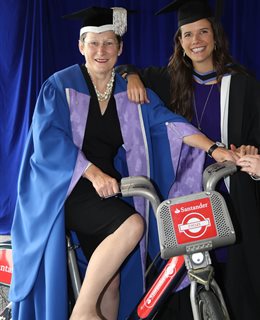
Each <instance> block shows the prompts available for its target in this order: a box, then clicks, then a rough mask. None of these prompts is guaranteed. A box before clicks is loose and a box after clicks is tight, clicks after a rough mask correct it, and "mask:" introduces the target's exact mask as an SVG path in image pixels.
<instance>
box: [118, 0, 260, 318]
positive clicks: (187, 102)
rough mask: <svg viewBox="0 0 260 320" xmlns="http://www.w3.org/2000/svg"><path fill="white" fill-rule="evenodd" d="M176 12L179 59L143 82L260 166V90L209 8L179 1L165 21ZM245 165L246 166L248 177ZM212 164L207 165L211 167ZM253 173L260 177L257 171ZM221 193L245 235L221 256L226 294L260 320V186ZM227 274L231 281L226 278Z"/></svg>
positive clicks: (141, 96)
mask: <svg viewBox="0 0 260 320" xmlns="http://www.w3.org/2000/svg"><path fill="white" fill-rule="evenodd" d="M171 10H178V20H179V28H178V30H177V32H176V34H175V37H174V41H175V48H174V52H173V54H172V56H171V58H170V61H169V64H168V66H167V67H165V68H155V67H151V68H147V69H145V70H139V75H140V76H141V79H142V81H143V82H144V84H145V86H146V87H149V88H151V89H152V90H154V91H155V92H156V93H157V94H158V95H159V96H160V98H161V99H162V100H163V101H164V102H165V103H166V104H167V105H168V107H169V108H170V109H171V110H173V111H174V112H176V113H178V114H181V115H183V116H184V117H186V118H187V119H189V120H190V121H191V123H193V124H194V125H195V126H196V127H197V128H198V129H199V130H201V131H202V132H203V133H205V134H206V135H207V136H208V137H210V138H211V139H212V140H214V141H219V142H221V143H222V144H225V145H226V146H227V147H229V148H231V149H232V150H237V151H238V152H239V153H240V155H244V154H246V153H249V154H253V156H248V158H247V157H246V158H242V159H244V160H245V159H246V160H247V159H251V160H253V159H254V161H256V158H258V156H256V155H255V154H257V153H258V148H259V146H260V93H259V92H260V85H259V83H258V82H257V81H256V79H255V78H253V77H252V76H250V75H249V74H248V73H247V72H246V71H245V70H244V68H243V67H241V66H239V65H237V64H236V63H235V62H234V60H233V59H232V57H231V55H230V53H229V51H228V42H227V39H226V37H225V35H224V31H223V29H222V26H221V25H220V24H219V22H217V21H216V20H215V19H214V17H212V14H211V12H210V9H209V6H208V4H207V2H206V1H199V0H191V1H186V2H185V1H181V0H177V1H175V2H172V3H170V4H169V5H168V6H167V7H166V8H163V9H162V10H161V11H160V13H163V12H168V11H171ZM124 71H126V72H127V71H129V69H128V70H127V69H126V70H124ZM130 71H132V72H134V70H130ZM128 87H129V89H128V96H129V98H130V99H131V100H134V101H139V102H148V101H149V98H147V96H146V93H145V90H144V87H143V86H142V85H141V84H140V79H139V78H138V76H137V75H132V74H131V75H129V76H128ZM242 159H241V160H240V161H238V165H242V168H243V169H242V171H248V170H247V169H245V166H243V164H244V160H242ZM251 160H249V161H251ZM210 163H211V159H210V157H207V158H206V161H205V166H207V165H208V164H210ZM250 170H251V171H248V172H251V173H254V171H253V168H252V167H251V168H250ZM219 190H220V191H221V192H222V193H223V194H224V195H225V197H226V199H227V202H228V205H229V207H230V211H231V213H232V219H233V222H234V224H235V229H236V232H237V243H236V245H235V246H231V247H229V248H228V249H227V250H228V255H227V256H226V253H224V254H225V255H224V254H223V251H222V252H221V253H220V252H216V256H217V263H218V266H217V275H218V276H219V277H220V281H221V283H220V286H221V287H222V288H223V289H224V291H225V298H226V301H227V303H228V308H229V310H230V315H231V319H235V320H240V319H241V320H243V319H247V318H248V319H249V318H250V319H257V318H259V316H260V305H259V301H260V293H259V290H258V288H259V285H260V282H259V277H258V275H257V268H255V266H254V264H252V257H253V256H254V254H255V251H254V244H256V243H260V215H259V207H260V202H259V199H260V198H259V196H260V186H259V184H258V183H257V182H255V181H254V180H253V179H252V178H251V177H250V176H249V175H247V174H245V173H243V172H239V173H237V174H235V175H234V176H232V177H231V178H230V179H228V180H227V181H226V183H225V184H224V183H222V184H221V185H220V187H219ZM223 268H224V273H222V272H220V270H222V269H223Z"/></svg>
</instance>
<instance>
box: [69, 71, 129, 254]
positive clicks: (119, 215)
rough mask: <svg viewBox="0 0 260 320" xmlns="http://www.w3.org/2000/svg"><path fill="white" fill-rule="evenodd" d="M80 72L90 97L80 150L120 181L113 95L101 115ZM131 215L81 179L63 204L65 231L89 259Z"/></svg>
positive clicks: (119, 138) (119, 140) (120, 140)
mask: <svg viewBox="0 0 260 320" xmlns="http://www.w3.org/2000/svg"><path fill="white" fill-rule="evenodd" d="M81 70H82V72H83V75H84V77H85V80H86V84H87V86H88V88H89V91H90V95H91V99H90V105H89V114H88V119H87V123H86V129H85V135H84V140H83V146H82V151H83V152H84V154H85V156H86V158H87V159H88V160H89V161H90V162H91V163H93V164H95V165H96V166H97V167H98V168H100V169H101V170H102V171H103V172H105V173H106V174H108V175H110V176H112V177H114V178H115V179H117V180H118V181H120V178H121V176H120V174H119V173H118V172H117V171H116V170H115V168H114V165H113V160H114V157H115V155H116V153H117V151H118V148H119V147H120V146H122V144H123V138H122V134H121V129H120V124H119V119H118V115H117V110H116V104H115V99H114V96H113V93H112V95H111V98H110V100H109V102H108V106H107V109H106V111H105V113H104V114H103V115H102V114H101V111H100V107H99V103H98V100H97V96H96V93H95V90H94V87H93V84H92V82H91V79H90V77H89V75H88V72H87V70H86V68H85V66H82V67H81ZM134 212H135V209H134V208H133V207H131V206H130V205H128V204H127V203H125V202H124V201H123V200H121V199H119V198H115V197H113V198H108V199H101V198H100V197H99V195H98V194H97V193H96V190H95V189H94V187H93V186H92V183H91V182H90V181H89V180H87V179H85V178H80V180H79V181H78V183H77V184H76V186H75V188H74V189H73V191H72V193H71V194H70V196H69V197H68V199H67V201H66V204H65V219H66V228H67V229H69V230H73V231H75V232H76V234H77V236H78V239H79V242H80V245H81V247H82V250H83V252H84V254H85V256H86V257H87V259H89V258H90V256H91V255H92V253H93V252H94V250H95V249H96V247H97V246H98V245H99V244H100V243H101V242H102V241H103V240H104V239H105V238H106V237H107V236H108V235H110V234H111V233H113V232H114V231H115V230H116V229H117V228H118V227H119V226H120V225H121V224H122V223H123V222H124V221H125V220H126V219H127V218H128V217H129V216H130V215H132V214H133V213H134Z"/></svg>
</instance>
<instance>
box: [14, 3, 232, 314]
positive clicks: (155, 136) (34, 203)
mask: <svg viewBox="0 0 260 320" xmlns="http://www.w3.org/2000/svg"><path fill="white" fill-rule="evenodd" d="M70 17H71V18H81V19H82V20H83V26H82V28H81V30H80V40H79V50H80V52H81V53H82V55H83V56H84V57H85V60H86V61H85V63H84V64H83V65H81V66H79V65H73V66H71V67H69V68H67V69H64V70H62V71H59V72H57V73H55V74H54V75H53V76H51V77H50V78H49V79H48V80H47V81H46V82H45V83H44V85H43V87H42V89H41V92H40V95H39V98H38V101H37V105H36V109H35V113H34V117H33V123H32V129H31V132H30V135H29V138H28V142H27V146H26V149H25V154H24V157H23V163H22V167H21V173H20V179H19V187H18V188H19V192H18V194H19V195H18V201H17V207H16V212H15V218H14V223H13V228H12V240H13V257H14V272H13V280H12V287H11V295H10V297H11V300H12V301H13V319H14V320H16V319H23V320H24V319H44V320H47V319H64V320H65V319H67V318H68V315H67V307H66V302H67V300H66V292H67V290H66V259H65V257H66V251H65V226H64V224H66V227H67V228H68V229H70V230H73V231H75V232H76V234H77V236H78V238H79V241H80V244H81V247H82V250H83V252H84V254H85V256H86V258H87V259H88V267H87V271H86V274H85V277H84V281H83V285H82V288H81V291H80V295H79V298H78V300H77V301H76V304H75V307H74V309H73V312H72V314H71V317H70V319H71V320H72V319H76V320H81V319H82V320H83V319H85V320H94V319H95V320H96V319H109V320H115V319H117V315H118V306H119V282H120V278H119V272H120V271H122V270H123V271H124V270H127V266H128V265H130V266H129V269H128V271H126V273H125V274H126V275H127V277H128V279H132V281H131V280H128V283H127V287H126V286H125V287H124V283H123V281H122V284H121V287H122V288H125V290H124V291H125V293H127V302H125V306H126V310H125V311H124V313H123V314H121V315H120V316H119V318H120V319H123V318H125V317H126V316H127V314H128V313H129V312H130V310H131V308H133V306H134V305H135V304H136V303H137V301H138V299H139V298H140V296H141V295H142V291H143V282H144V279H143V278H142V274H143V273H144V271H145V257H146V253H145V249H146V248H147V244H146V243H145V241H146V239H149V241H151V242H152V245H151V244H150V248H152V249H153V250H155V251H156V250H159V247H158V241H157V235H156V231H154V230H153V229H152V227H153V224H149V228H148V227H146V232H147V234H148V233H149V234H148V236H146V237H142V236H143V233H144V229H145V222H146V221H147V219H149V217H148V216H147V215H146V214H145V213H147V212H148V211H147V207H146V206H147V204H146V202H145V201H144V200H143V199H140V198H138V199H134V201H132V202H131V204H127V203H126V202H124V201H123V200H122V199H120V198H115V197H111V196H113V195H115V194H117V193H118V191H119V189H118V181H119V180H120V178H121V177H122V176H124V175H143V176H148V177H151V178H152V179H153V181H154V183H156V184H157V187H158V190H160V192H161V195H162V197H164V198H166V197H168V196H169V195H172V196H173V192H177V193H175V194H185V193H190V192H194V191H199V190H200V187H201V170H202V164H203V158H204V154H203V152H201V151H200V150H198V149H196V148H191V150H190V151H188V149H187V148H188V147H187V146H186V147H185V146H182V144H183V142H184V143H187V144H189V145H191V146H193V147H199V148H201V149H202V150H204V151H206V150H209V149H210V148H211V146H212V145H213V142H212V141H211V140H209V139H207V138H206V137H205V136H204V135H202V134H201V133H200V132H199V131H198V130H197V129H195V128H194V127H192V126H191V125H190V124H188V122H187V121H186V120H184V118H182V117H181V116H177V115H175V114H173V113H172V112H170V111H169V110H168V109H167V108H165V107H164V106H163V105H162V103H161V101H160V100H159V98H158V97H157V96H156V95H155V94H154V93H153V92H151V91H149V92H148V95H149V99H150V101H151V104H150V105H143V106H140V105H137V104H134V103H131V102H130V101H129V100H128V98H127V92H126V83H125V81H124V79H122V78H121V77H120V76H119V75H115V72H114V65H115V63H116V61H117V57H118V56H119V55H120V54H121V52H122V40H121V36H122V35H123V34H124V32H125V29H126V11H125V10H124V9H122V8H114V9H106V8H97V7H93V8H88V9H86V10H83V11H80V12H78V13H76V14H73V15H71V16H70ZM182 152H183V154H182ZM162 155H164V157H162ZM183 155H184V156H185V158H184V157H183ZM212 155H213V156H214V158H215V159H216V160H220V161H221V160H225V159H230V160H232V159H235V157H234V156H233V153H232V152H231V153H229V151H227V150H226V149H224V148H217V149H215V150H212ZM184 162H185V166H183V163H184ZM181 171H182V172H181ZM176 175H179V179H178V183H177V182H176V183H175V184H174V181H175V177H176ZM186 177H189V184H183V185H182V181H185V179H186ZM105 198H106V199H105ZM150 219H151V221H152V219H154V218H153V217H151V218H150ZM140 240H141V242H140V249H138V248H136V249H135V247H136V246H137V244H138V243H139V241H140ZM134 249H135V250H134ZM131 252H132V254H131V258H130V259H128V260H127V261H128V263H127V264H125V266H124V268H123V269H122V264H123V262H124V261H125V259H126V258H127V257H128V256H129V254H130V253H131ZM140 260H142V262H143V263H142V264H141V262H140ZM131 261H132V263H130V262H131ZM123 271H122V272H123ZM129 277H132V278H129Z"/></svg>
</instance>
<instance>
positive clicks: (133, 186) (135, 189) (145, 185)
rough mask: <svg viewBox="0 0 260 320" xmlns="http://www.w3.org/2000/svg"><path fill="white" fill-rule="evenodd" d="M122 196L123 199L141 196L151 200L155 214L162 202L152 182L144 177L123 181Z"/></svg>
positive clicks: (121, 184) (128, 178)
mask: <svg viewBox="0 0 260 320" xmlns="http://www.w3.org/2000/svg"><path fill="white" fill-rule="evenodd" d="M120 188H121V194H122V196H123V197H135V196H141V197H144V198H145V199H147V200H149V201H150V203H151V205H152V208H153V211H154V213H156V211H157V208H158V206H159V204H160V203H161V200H160V199H159V197H158V194H157V192H156V190H155V188H154V186H153V184H152V182H151V181H150V180H149V179H148V178H146V177H143V176H133V177H126V178H122V179H121V183H120Z"/></svg>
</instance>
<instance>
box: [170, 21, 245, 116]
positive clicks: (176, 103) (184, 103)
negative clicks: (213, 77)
mask: <svg viewBox="0 0 260 320" xmlns="http://www.w3.org/2000/svg"><path fill="white" fill-rule="evenodd" d="M208 20H209V22H210V23H211V26H212V30H213V35H214V41H215V49H214V51H213V66H214V70H215V71H216V74H217V81H218V82H220V81H221V78H222V76H223V75H224V74H226V73H233V72H238V71H240V72H244V73H245V69H244V68H243V67H242V66H239V65H238V64H236V63H235V62H234V60H233V58H232V56H231V55H230V53H229V49H228V40H227V37H226V35H225V33H224V30H223V27H222V26H221V24H220V23H218V22H216V21H215V19H214V18H208ZM180 37H181V29H180V28H179V29H178V30H177V32H176V34H175V36H174V44H175V46H174V52H173V54H172V56H171V57H170V60H169V64H168V70H169V74H170V77H171V97H172V98H171V106H170V107H171V109H172V110H173V111H174V112H175V113H178V114H181V115H182V116H184V117H185V118H187V119H188V120H191V119H192V116H193V76H192V73H193V66H192V61H191V59H190V58H189V57H187V56H186V55H185V56H184V55H183V49H182V46H181V43H180Z"/></svg>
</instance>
